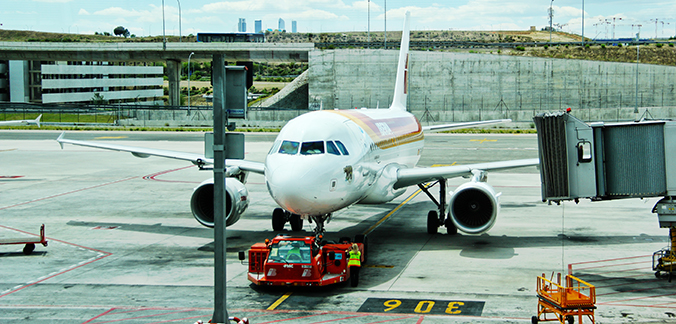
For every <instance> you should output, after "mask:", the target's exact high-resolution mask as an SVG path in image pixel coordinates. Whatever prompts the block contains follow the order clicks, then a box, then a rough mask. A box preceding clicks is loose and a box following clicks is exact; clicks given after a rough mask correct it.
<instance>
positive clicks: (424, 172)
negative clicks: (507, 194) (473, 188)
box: [394, 159, 540, 189]
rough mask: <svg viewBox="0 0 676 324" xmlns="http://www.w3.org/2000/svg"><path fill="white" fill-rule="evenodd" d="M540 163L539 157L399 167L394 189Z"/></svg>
mask: <svg viewBox="0 0 676 324" xmlns="http://www.w3.org/2000/svg"><path fill="white" fill-rule="evenodd" d="M539 163H540V160H539V159H523V160H510V161H498V162H486V163H475V164H465V165H452V166H443V167H434V168H411V169H399V171H398V172H397V182H396V183H395V184H394V189H399V188H403V187H408V186H412V185H416V184H419V183H424V182H429V181H434V180H440V179H448V178H455V177H468V176H472V171H474V170H481V171H496V170H507V169H514V168H521V167H527V166H534V165H538V164H539Z"/></svg>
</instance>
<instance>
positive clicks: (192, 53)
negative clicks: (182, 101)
mask: <svg viewBox="0 0 676 324" xmlns="http://www.w3.org/2000/svg"><path fill="white" fill-rule="evenodd" d="M194 54H195V52H191V53H190V55H188V113H190V76H191V75H190V58H191V57H192V56H193V55H194Z"/></svg>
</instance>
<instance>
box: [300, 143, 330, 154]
mask: <svg viewBox="0 0 676 324" xmlns="http://www.w3.org/2000/svg"><path fill="white" fill-rule="evenodd" d="M300 154H303V155H313V154H324V142H323V141H319V142H303V144H301V146H300Z"/></svg>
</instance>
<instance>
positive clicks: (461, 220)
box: [449, 181, 500, 234]
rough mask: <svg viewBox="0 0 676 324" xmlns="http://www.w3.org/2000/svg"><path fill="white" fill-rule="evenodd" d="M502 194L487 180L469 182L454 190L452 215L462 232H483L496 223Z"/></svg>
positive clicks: (451, 207) (450, 212) (451, 206)
mask: <svg viewBox="0 0 676 324" xmlns="http://www.w3.org/2000/svg"><path fill="white" fill-rule="evenodd" d="M499 198H500V194H498V193H496V192H495V189H493V187H491V186H490V185H488V184H487V183H485V182H474V181H472V182H468V183H464V184H462V185H461V186H460V187H458V189H456V190H455V192H453V195H452V196H451V200H450V202H449V205H450V211H449V214H450V217H451V220H452V221H453V224H455V226H456V227H457V228H458V229H459V230H460V231H462V232H465V233H468V234H481V233H483V232H486V231H488V230H489V229H491V227H493V224H495V220H496V219H497V217H498V212H499V210H500V202H499Z"/></svg>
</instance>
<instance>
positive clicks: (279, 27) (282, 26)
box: [277, 18, 286, 30]
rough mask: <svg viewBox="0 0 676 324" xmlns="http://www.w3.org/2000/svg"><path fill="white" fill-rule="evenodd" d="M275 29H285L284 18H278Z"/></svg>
mask: <svg viewBox="0 0 676 324" xmlns="http://www.w3.org/2000/svg"><path fill="white" fill-rule="evenodd" d="M277 29H279V30H285V29H286V27H285V26H284V19H282V18H279V24H278V26H277Z"/></svg>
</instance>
